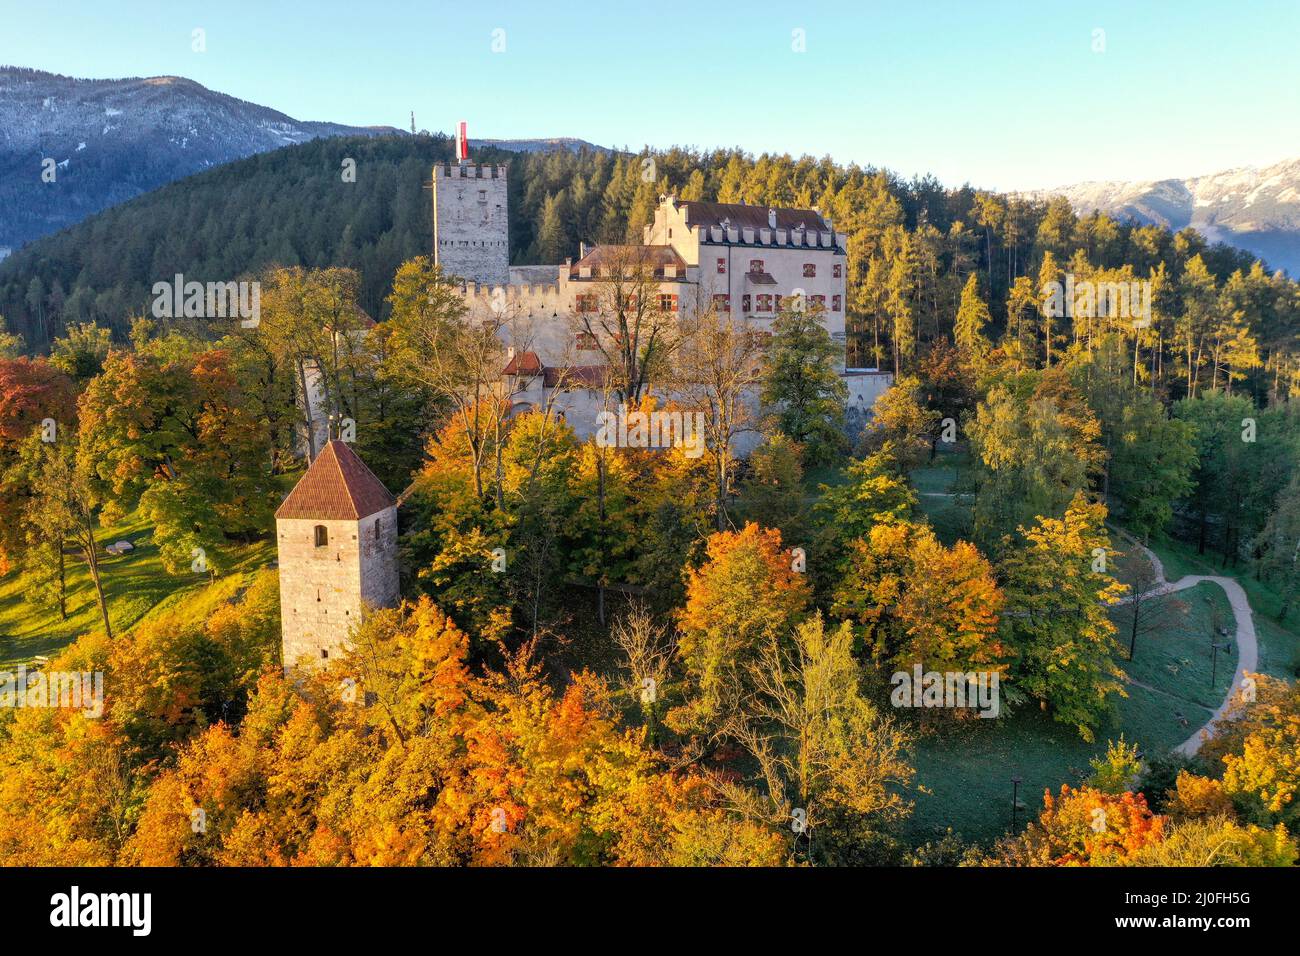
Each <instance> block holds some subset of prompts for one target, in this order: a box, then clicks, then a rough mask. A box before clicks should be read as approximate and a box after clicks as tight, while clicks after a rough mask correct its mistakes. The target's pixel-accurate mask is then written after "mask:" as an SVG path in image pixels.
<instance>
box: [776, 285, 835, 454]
mask: <svg viewBox="0 0 1300 956" xmlns="http://www.w3.org/2000/svg"><path fill="white" fill-rule="evenodd" d="M842 358H843V350H842V348H841V347H840V346H838V345H836V344H835V342H834V341H833V340H832V339H831V337H830V333H829V332H827V331H826V326H825V325H823V323H822V316H821V313H820V310H817V309H813V310H810V311H782V312H781V313H780V314H779V315H778V316H777V317H776V319H775V320H774V321H773V323H772V341H771V343H770V344H769V345H768V349H767V354H766V355H765V356H764V357H763V370H762V383H761V384H762V388H761V392H760V399H761V401H762V402H763V405H764V407H767V408H771V409H773V412H772V413H771V415H772V427H773V428H775V429H776V430H777V431H780V432H781V433H782V434H784V435H786V436H788V437H789V438H790V439H792V440H793V441H795V442H797V443H798V444H799V445H800V446H801V447H802V448H803V453H804V460H805V462H807V463H808V464H823V463H825V462H828V461H831V460H832V459H833V458H834V457H835V455H836V454H837V453H838V452H839V451H840V450H841V449H842V448H843V446H844V432H843V428H844V403H845V400H846V398H847V396H848V389H847V388H846V387H845V385H844V380H843V379H842V378H841V377H840V375H839V373H838V371H837V370H836V367H835V363H836V361H837V359H840V360H842Z"/></svg>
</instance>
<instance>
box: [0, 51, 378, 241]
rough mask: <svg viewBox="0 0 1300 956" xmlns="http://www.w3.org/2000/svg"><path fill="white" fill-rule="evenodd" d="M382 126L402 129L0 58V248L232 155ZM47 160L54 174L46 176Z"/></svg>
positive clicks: (147, 80)
mask: <svg viewBox="0 0 1300 956" xmlns="http://www.w3.org/2000/svg"><path fill="white" fill-rule="evenodd" d="M381 132H382V133H390V134H391V133H397V132H398V131H397V130H395V129H393V128H392V127H382V128H373V129H371V128H363V127H356V126H344V125H341V124H338V123H314V122H303V121H300V120H296V119H294V118H293V117H291V116H286V115H285V114H284V113H280V112H278V111H276V110H273V109H269V108H268V107H265V106H259V105H258V104H256V103H249V102H246V101H244V100H240V99H236V98H235V97H233V96H226V95H225V94H223V93H218V92H216V91H215V90H209V89H207V88H206V87H204V86H201V85H200V84H198V83H195V82H194V81H193V80H187V79H184V78H183V77H177V76H153V77H144V78H135V77H133V78H129V79H117V80H88V79H74V78H72V77H67V76H59V75H56V74H53V73H45V72H42V71H40V70H28V69H20V68H18V67H7V66H0V209H4V210H5V214H4V215H3V216H0V248H6V247H9V248H15V249H16V248H17V247H18V246H20V245H21V244H23V243H25V242H29V241H31V240H32V239H35V238H37V237H39V236H43V235H48V234H49V233H51V232H54V231H56V230H58V229H62V228H63V227H65V226H69V225H71V224H73V223H76V222H79V221H81V220H82V219H84V218H85V217H86V216H88V215H90V214H91V213H95V212H98V211H99V210H101V209H105V208H107V207H109V206H112V205H114V204H116V203H120V202H124V201H125V200H127V199H130V198H131V197H133V196H138V195H140V194H141V193H144V192H147V191H149V190H150V189H154V188H156V187H158V186H161V185H162V184H163V183H168V182H173V181H175V180H177V179H181V178H183V177H185V176H189V175H190V174H192V173H196V172H199V171H200V170H203V169H208V168H211V167H213V166H218V165H221V164H222V163H227V162H229V161H231V160H233V159H240V158H242V157H245V156H251V155H254V154H256V153H264V152H267V151H268V150H273V149H278V148H280V147H281V146H289V145H292V144H294V143H303V142H306V141H308V140H311V139H316V138H317V137H326V136H355V135H368V134H374V133H381ZM46 159H52V160H53V161H54V163H55V167H54V171H53V176H54V180H53V182H47V181H46V179H47V178H48V177H45V178H43V177H42V172H43V166H42V163H43V161H44V160H46Z"/></svg>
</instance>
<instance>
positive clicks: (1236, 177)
mask: <svg viewBox="0 0 1300 956" xmlns="http://www.w3.org/2000/svg"><path fill="white" fill-rule="evenodd" d="M1020 195H1022V196H1025V197H1027V198H1030V199H1047V198H1050V197H1052V196H1064V197H1065V198H1066V199H1068V200H1069V201H1070V204H1071V205H1072V206H1073V207H1074V209H1075V211H1076V212H1078V213H1080V214H1084V215H1086V214H1087V213H1090V212H1092V211H1093V210H1094V209H1099V210H1101V211H1102V212H1104V213H1108V214H1110V215H1112V216H1116V217H1118V218H1124V217H1132V218H1134V219H1136V220H1138V221H1139V222H1143V223H1149V224H1154V225H1160V226H1167V227H1169V228H1171V229H1174V230H1178V229H1185V228H1188V227H1191V228H1193V229H1196V230H1197V231H1198V232H1200V233H1202V234H1203V235H1204V236H1205V237H1206V239H1207V240H1209V241H1211V242H1216V241H1221V242H1226V243H1229V244H1231V245H1235V246H1238V247H1240V248H1242V249H1245V250H1246V251H1247V252H1250V253H1252V254H1253V255H1256V256H1259V257H1260V258H1262V259H1264V260H1265V261H1266V262H1267V263H1268V264H1269V266H1270V267H1272V268H1274V269H1284V270H1286V272H1287V273H1288V274H1290V275H1292V276H1295V275H1300V157H1297V158H1294V159H1284V160H1281V161H1279V162H1276V163H1272V164H1270V165H1268V166H1262V167H1261V166H1237V167H1234V168H1232V169H1225V170H1221V171H1219V172H1215V173H1207V174H1205V175H1201V176H1189V177H1187V178H1184V179H1177V178H1171V179H1155V180H1134V181H1125V180H1093V181H1088V182H1081V183H1075V184H1073V185H1070V186H1060V187H1057V188H1054V189H1040V190H1031V191H1025V192H1023V193H1021V194H1020Z"/></svg>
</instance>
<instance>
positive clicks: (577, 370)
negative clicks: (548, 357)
mask: <svg viewBox="0 0 1300 956" xmlns="http://www.w3.org/2000/svg"><path fill="white" fill-rule="evenodd" d="M608 381H609V366H608V365H570V366H567V367H565V368H549V367H548V368H547V369H546V374H545V376H543V378H542V384H543V385H544V386H545V387H546V388H555V387H556V386H558V385H563V386H564V387H565V388H603V387H604V386H605V384H606V383H607V382H608Z"/></svg>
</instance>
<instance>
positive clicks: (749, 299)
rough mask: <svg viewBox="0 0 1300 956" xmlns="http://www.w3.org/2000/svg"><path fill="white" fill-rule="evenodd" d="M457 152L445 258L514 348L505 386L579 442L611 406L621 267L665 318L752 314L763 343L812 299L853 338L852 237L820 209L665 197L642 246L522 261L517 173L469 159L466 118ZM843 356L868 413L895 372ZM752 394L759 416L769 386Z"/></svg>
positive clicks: (441, 220)
mask: <svg viewBox="0 0 1300 956" xmlns="http://www.w3.org/2000/svg"><path fill="white" fill-rule="evenodd" d="M457 156H458V160H457V162H455V163H444V164H440V165H438V166H437V167H435V168H434V172H433V194H434V199H433V221H434V258H435V262H437V264H438V265H440V266H441V267H442V270H443V272H444V274H446V275H447V276H449V277H451V278H453V279H455V280H458V281H459V284H460V290H461V296H462V298H463V301H464V303H465V306H466V310H467V313H468V318H469V319H470V321H471V322H492V324H493V325H494V326H495V327H498V329H499V331H498V334H499V335H500V336H501V337H502V339H503V344H504V345H505V346H507V348H508V350H509V351H508V356H509V358H508V361H507V363H506V364H505V366H504V367H503V368H502V370H501V391H502V392H503V393H504V394H506V395H508V396H510V398H511V401H512V404H513V406H514V407H515V408H516V409H519V410H526V409H529V408H553V409H554V410H556V411H557V412H558V413H560V414H562V415H563V416H564V417H565V419H566V421H567V422H568V424H569V425H570V426H571V427H572V428H573V430H574V433H575V434H576V435H577V437H578V438H580V439H585V438H588V437H590V436H591V434H592V433H593V431H594V430H595V428H596V424H595V423H596V421H597V417H598V415H599V414H600V412H601V410H602V408H603V406H604V404H606V397H605V396H604V395H602V389H603V386H604V384H605V383H606V382H607V380H608V368H607V365H608V363H607V362H606V361H604V359H605V356H606V355H607V354H609V352H611V351H616V343H614V344H615V348H601V342H600V339H601V338H602V337H605V338H608V337H610V335H611V330H610V328H609V324H608V323H603V322H601V321H597V317H598V314H599V313H601V312H602V310H604V309H605V307H606V302H605V301H604V300H605V299H607V298H608V296H609V288H610V286H611V284H616V283H617V279H615V278H614V277H615V276H616V275H617V274H618V273H619V272H620V270H622V271H624V272H626V271H629V270H635V271H636V272H638V273H640V274H641V275H643V276H645V277H647V278H648V280H649V281H640V282H638V283H636V293H635V294H637V295H644V296H652V297H654V300H655V305H656V311H657V312H658V313H659V314H660V315H666V316H669V317H673V318H685V317H689V316H690V315H692V314H698V313H699V312H701V311H703V310H705V309H710V308H711V309H713V310H715V311H716V312H717V313H718V314H719V315H721V316H723V317H729V318H733V319H739V320H741V321H742V322H743V323H744V325H745V327H746V328H747V329H748V330H749V332H750V334H751V335H754V336H756V337H758V339H759V341H760V342H761V341H764V340H766V339H770V338H771V329H772V323H773V321H774V320H775V319H776V317H777V315H778V313H779V312H780V311H781V310H782V309H783V308H790V307H797V308H807V309H809V310H815V311H816V312H817V314H819V315H820V316H821V319H822V321H823V323H824V324H825V326H826V328H827V331H829V332H830V335H831V337H832V339H833V340H835V341H836V342H839V343H842V344H843V343H846V340H847V337H846V335H845V314H846V309H847V306H848V289H847V280H848V256H847V236H846V235H845V234H844V233H842V232H836V231H835V229H834V228H833V225H832V223H831V221H830V220H829V219H827V218H826V217H825V216H823V215H822V213H821V212H819V211H818V210H816V209H787V208H771V207H767V206H755V205H747V204H745V203H718V202H701V201H694V200H683V199H679V198H677V197H675V196H667V195H665V196H661V197H660V198H659V204H658V206H657V208H656V209H655V212H654V219H653V221H652V222H651V223H650V224H649V225H647V226H645V227H644V230H643V235H642V243H641V244H640V245H633V246H622V245H598V246H588V245H587V244H585V243H583V244H581V246H580V248H579V250H578V253H579V254H578V257H577V259H576V260H574V259H566V260H565V261H564V262H563V263H560V264H557V265H547V266H511V265H509V263H508V249H509V245H508V241H509V235H508V227H507V220H508V214H509V205H508V201H507V187H508V169H507V167H506V166H503V165H492V166H485V165H478V164H474V163H471V162H469V160H468V148H467V141H466V139H465V131H464V126H463V124H462V125H461V128H460V130H459V136H458V140H457ZM843 354H844V353H841V358H840V359H839V361H838V362H837V363H836V370H837V371H838V372H839V374H840V376H841V378H842V379H843V381H844V383H845V385H846V386H847V392H848V410H849V416H850V420H851V421H852V422H860V421H862V420H863V419H865V417H866V415H867V414H868V413H869V410H870V408H871V406H872V405H873V404H874V402H875V400H876V398H877V396H879V395H880V393H881V392H883V391H884V390H885V389H886V388H888V387H889V385H890V384H891V382H892V378H893V376H892V375H891V374H889V373H883V372H879V371H877V370H875V369H853V368H846V367H845V361H844V358H843ZM651 391H654V392H659V391H660V390H659V389H656V388H652V389H651ZM660 397H667V398H671V397H672V396H671V395H664V394H661V396H660ZM747 401H748V404H749V405H751V406H752V407H751V411H752V412H754V413H757V412H758V410H759V409H758V400H757V389H753V390H751V392H750V393H749V394H748V395H747ZM757 441H758V436H757V434H754V435H751V436H741V437H739V438H738V439H737V442H736V451H737V452H738V453H739V454H742V455H743V454H747V453H748V451H749V450H750V449H751V448H752V446H753V444H755V443H756V442H757Z"/></svg>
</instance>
